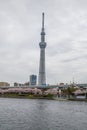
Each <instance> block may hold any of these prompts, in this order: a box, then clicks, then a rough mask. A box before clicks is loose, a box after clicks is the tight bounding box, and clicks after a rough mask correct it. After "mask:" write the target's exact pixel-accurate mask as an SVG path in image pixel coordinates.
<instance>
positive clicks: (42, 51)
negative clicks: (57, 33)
mask: <svg viewBox="0 0 87 130" xmlns="http://www.w3.org/2000/svg"><path fill="white" fill-rule="evenodd" d="M39 47H40V64H39V77H38V86H46V74H45V48H46V42H45V29H44V13H42V30H41V42H40V43H39Z"/></svg>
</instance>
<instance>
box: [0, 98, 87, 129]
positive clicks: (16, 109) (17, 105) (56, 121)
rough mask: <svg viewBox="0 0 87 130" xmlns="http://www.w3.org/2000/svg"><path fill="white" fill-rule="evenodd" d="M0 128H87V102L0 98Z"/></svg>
mask: <svg viewBox="0 0 87 130" xmlns="http://www.w3.org/2000/svg"><path fill="white" fill-rule="evenodd" d="M0 130H87V102H73V101H54V100H38V99H11V98H0Z"/></svg>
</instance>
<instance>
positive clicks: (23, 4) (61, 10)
mask: <svg viewBox="0 0 87 130" xmlns="http://www.w3.org/2000/svg"><path fill="white" fill-rule="evenodd" d="M42 12H45V32H46V42H47V48H46V77H47V83H50V84H57V83H60V82H64V83H69V82H70V81H72V78H73V77H74V79H75V81H76V82H77V83H87V0H0V81H8V82H10V83H13V82H15V81H16V82H22V83H23V82H26V81H28V79H29V75H31V74H36V75H38V70H39V53H40V49H39V42H40V32H41V18H42Z"/></svg>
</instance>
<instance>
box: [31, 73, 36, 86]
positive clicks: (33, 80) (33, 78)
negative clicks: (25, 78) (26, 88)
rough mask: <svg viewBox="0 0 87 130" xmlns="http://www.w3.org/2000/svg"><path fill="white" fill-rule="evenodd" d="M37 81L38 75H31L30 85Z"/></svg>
mask: <svg viewBox="0 0 87 130" xmlns="http://www.w3.org/2000/svg"><path fill="white" fill-rule="evenodd" d="M36 83H37V76H36V75H30V85H34V86H35V85H36Z"/></svg>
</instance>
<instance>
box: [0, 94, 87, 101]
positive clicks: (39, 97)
mask: <svg viewBox="0 0 87 130" xmlns="http://www.w3.org/2000/svg"><path fill="white" fill-rule="evenodd" d="M0 98H20V99H47V100H56V101H85V102H87V99H77V98H62V97H61V98H57V97H54V96H53V95H51V94H49V95H32V94H31V95H30V94H7V93H6V94H2V95H0Z"/></svg>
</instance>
